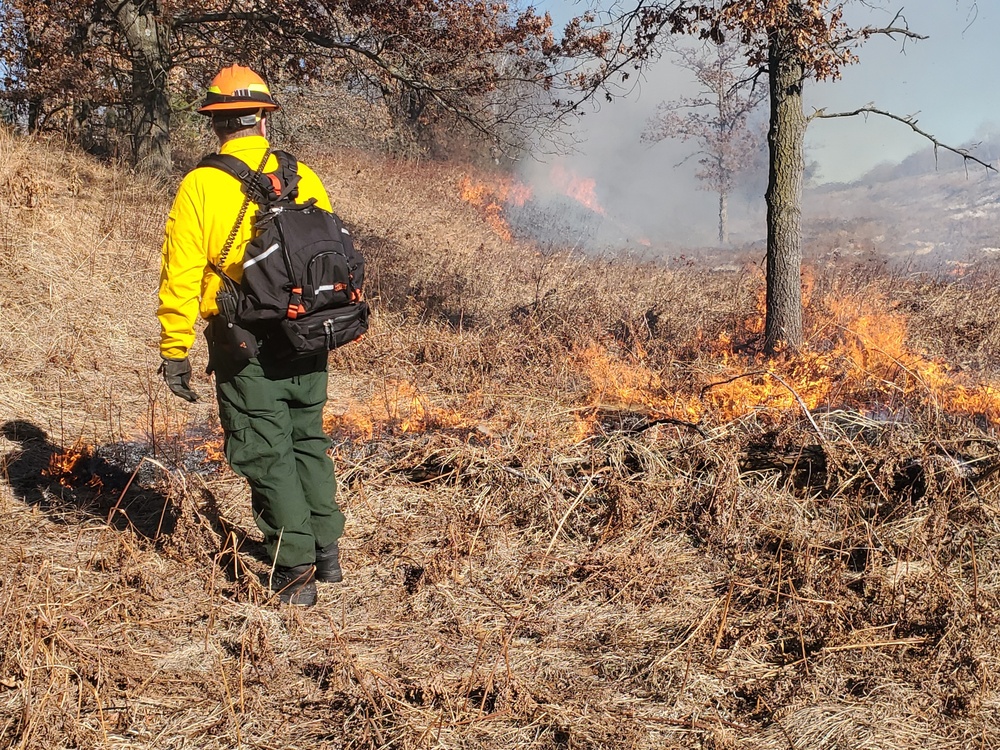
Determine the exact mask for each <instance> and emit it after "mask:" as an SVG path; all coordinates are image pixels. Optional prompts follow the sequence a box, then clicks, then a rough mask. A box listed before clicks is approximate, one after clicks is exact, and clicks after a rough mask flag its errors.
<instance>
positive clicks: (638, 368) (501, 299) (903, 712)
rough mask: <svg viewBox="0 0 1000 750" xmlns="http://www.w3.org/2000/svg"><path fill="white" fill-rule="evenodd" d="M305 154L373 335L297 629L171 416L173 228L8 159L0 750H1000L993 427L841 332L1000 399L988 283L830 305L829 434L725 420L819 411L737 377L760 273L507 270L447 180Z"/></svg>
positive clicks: (71, 164)
mask: <svg viewBox="0 0 1000 750" xmlns="http://www.w3.org/2000/svg"><path fill="white" fill-rule="evenodd" d="M312 156H313V158H311V159H310V161H311V162H312V163H313V164H314V165H315V166H316V167H317V169H318V171H319V172H320V174H321V175H323V177H324V179H325V180H326V182H327V184H328V187H329V188H330V192H331V195H332V197H333V201H334V204H335V205H336V206H338V207H340V208H342V212H343V214H344V216H345V218H346V219H347V220H348V221H349V223H351V224H352V226H353V227H355V229H356V233H357V234H358V236H359V237H360V238H361V240H362V247H363V249H364V250H365V251H366V253H367V255H368V256H369V258H370V260H371V263H372V278H371V282H370V291H371V294H372V296H373V298H374V300H375V303H376V310H377V315H376V326H375V328H374V330H373V332H372V334H371V335H370V336H368V337H366V339H365V340H364V341H362V342H361V343H359V344H357V345H354V346H352V347H349V348H346V349H344V350H342V351H340V352H337V353H336V354H335V355H334V356H333V357H332V360H331V362H332V364H333V368H332V376H331V389H330V395H331V403H330V408H329V416H328V419H329V426H330V429H331V431H332V433H333V435H334V438H335V441H336V447H335V457H336V461H337V466H338V473H339V477H340V480H341V495H340V497H341V500H342V503H343V505H344V507H345V511H346V513H347V515H348V524H349V525H348V530H347V535H346V537H345V540H344V544H343V550H344V551H343V557H344V566H345V570H346V573H347V579H346V581H345V583H344V584H342V585H339V586H324V587H323V588H322V590H321V592H320V604H319V605H318V606H317V607H315V608H313V609H309V610H303V611H299V610H292V609H286V608H279V607H278V606H276V604H275V603H274V602H273V601H272V600H270V599H268V598H267V596H266V595H265V590H264V587H263V586H262V585H261V583H260V581H259V576H262V575H266V572H267V571H266V564H265V563H264V562H262V561H261V559H260V549H259V544H258V543H257V538H258V537H257V534H256V530H255V529H254V527H253V523H252V519H251V518H250V515H249V501H248V498H247V492H246V490H245V488H244V486H243V485H242V483H241V482H240V481H239V480H237V479H236V478H235V477H233V476H232V475H231V474H230V473H229V472H228V471H227V470H225V469H224V468H222V467H220V466H219V464H218V456H217V455H216V454H214V453H213V452H212V445H211V443H212V441H213V440H214V439H215V438H216V435H217V432H216V430H217V420H216V418H215V416H214V413H213V412H214V410H213V406H212V404H211V403H209V402H210V399H209V398H207V396H208V394H209V392H210V383H209V382H208V380H207V379H206V378H204V377H203V376H198V377H197V378H196V381H197V382H196V384H195V385H196V388H198V389H199V390H200V391H201V392H202V393H203V394H205V396H206V398H204V399H203V400H202V401H201V402H200V403H198V404H196V405H194V406H187V405H186V404H182V403H180V402H179V401H178V400H176V399H172V398H170V397H168V396H167V395H166V394H165V393H164V392H163V388H162V387H161V386H160V385H159V383H158V381H157V379H156V378H155V377H154V376H153V375H152V374H151V373H152V370H153V367H154V365H155V360H156V352H155V346H154V341H155V335H156V328H155V321H154V319H153V310H154V299H155V287H156V278H157V262H158V243H159V232H160V223H161V222H162V218H163V216H164V214H165V211H166V207H167V202H168V200H169V196H168V195H166V194H165V193H164V192H163V191H159V190H157V189H155V188H153V187H151V186H149V185H146V184H143V183H138V182H135V181H134V180H133V179H132V178H130V177H128V175H127V174H126V173H125V172H122V171H117V170H112V169H108V168H105V167H103V166H100V165H97V164H95V163H94V162H92V161H90V160H89V159H87V158H85V157H83V156H81V155H79V154H77V153H75V152H72V151H68V150H66V149H63V148H60V147H58V146H57V145H55V144H51V143H49V144H46V143H39V142H36V141H24V140H20V139H15V138H12V137H10V136H6V135H2V136H0V164H4V165H5V166H4V167H2V168H0V180H2V181H4V183H5V184H6V185H7V188H5V189H4V190H3V191H0V196H3V197H2V198H0V200H3V201H6V203H5V205H4V207H3V209H2V211H0V216H2V217H3V218H2V222H3V224H2V232H0V267H2V269H3V276H2V277H0V419H2V420H3V422H4V423H5V426H4V429H3V435H4V439H3V440H0V448H2V449H3V453H4V459H3V463H2V466H3V469H4V472H3V473H4V475H5V476H6V478H7V479H8V481H7V482H6V483H5V484H4V485H3V486H2V487H0V533H2V534H3V535H4V537H5V544H4V545H3V546H2V547H0V571H2V572H0V638H2V639H3V640H4V641H5V642H6V643H8V644H9V646H8V647H7V648H5V649H4V650H3V651H2V652H0V746H11V747H23V748H53V747H76V748H140V747H142V748H146V747H167V748H188V747H190V748H232V747H260V748H263V747H267V748H295V747H302V748H424V747H441V748H508V747H519V748H521V747H524V748H528V747H531V748H654V747H655V748H664V747H668V748H669V747H677V748H760V749H765V748H767V749H770V748H775V749H776V750H785V749H789V748H791V749H792V750H797V749H804V748H831V749H832V748H846V747H850V748H886V749H889V748H910V747H926V748H967V747H968V748H973V747H982V748H989V747H1000V729H998V727H1000V690H998V684H997V677H996V675H997V674H998V673H1000V672H998V669H1000V663H998V662H1000V657H998V654H1000V644H998V643H997V636H996V633H997V632H998V630H997V625H998V623H997V621H996V620H997V615H996V612H997V605H998V603H1000V602H998V600H997V598H998V594H1000V535H998V514H1000V503H998V491H997V490H998V485H1000V474H998V472H997V471H996V469H997V467H998V466H1000V464H998V460H1000V451H998V446H997V441H996V435H995V432H994V427H995V426H994V422H993V421H991V420H993V419H995V416H996V415H992V416H991V415H989V414H985V415H980V416H975V415H973V416H968V415H963V414H962V413H960V412H959V411H955V410H954V409H950V408H949V407H948V404H947V403H945V402H944V401H943V397H941V398H936V397H934V396H933V395H932V393H931V391H930V385H929V384H927V383H925V382H924V381H926V378H924V381H921V380H920V377H916V376H912V372H913V371H914V370H915V368H916V367H917V366H918V365H919V363H920V362H922V361H924V360H921V359H919V358H916V355H914V358H913V359H905V360H904V359H900V358H899V356H898V355H896V364H895V365H890V366H888V367H886V366H885V363H884V362H882V361H881V360H880V359H879V357H878V356H876V355H877V353H873V352H872V351H870V350H867V351H866V352H865V356H866V357H868V359H867V360H865V362H866V363H867V364H866V368H867V369H865V368H862V369H865V371H864V372H862V373H861V374H860V376H859V375H858V373H857V372H856V370H858V367H859V366H858V365H857V364H856V362H855V361H854V360H850V361H849V359H848V357H847V355H846V354H844V353H843V352H844V351H845V350H842V349H838V348H837V347H846V346H847V345H848V344H850V343H851V341H853V339H852V336H854V335H855V334H851V333H848V332H845V331H844V330H843V329H844V328H849V327H850V326H849V325H844V326H841V328H837V327H836V326H833V325H831V324H829V321H830V320H839V318H837V317H836V316H835V315H834V312H833V308H832V307H830V304H829V300H831V299H847V300H853V299H858V300H864V301H866V303H869V304H871V305H875V307H877V308H878V310H879V311H881V312H883V313H886V314H895V313H898V312H900V311H905V312H906V314H907V316H908V317H909V320H910V334H909V338H908V341H909V345H910V348H911V349H912V350H914V351H918V352H922V353H924V354H926V355H928V356H931V355H933V356H936V357H946V358H947V359H948V361H949V362H951V363H953V364H960V365H961V366H962V368H964V372H959V373H951V374H950V377H954V378H959V379H963V378H964V380H963V382H969V383H972V382H976V381H978V382H988V381H992V380H993V379H994V378H995V377H996V367H995V364H994V363H995V361H996V359H995V356H994V355H995V353H996V350H997V346H998V344H1000V335H998V330H997V328H996V324H995V321H993V320H992V317H991V316H990V314H989V313H990V309H991V308H992V307H995V306H993V305H991V304H990V301H991V300H992V299H993V296H994V295H995V294H996V292H995V285H992V283H991V281H990V279H992V277H989V276H988V274H989V273H990V272H989V270H988V269H982V270H980V271H979V273H981V274H982V277H981V278H972V279H966V280H964V281H963V283H961V284H955V283H951V284H946V283H941V282H935V281H929V280H925V279H905V278H902V279H901V278H886V277H885V276H884V275H882V274H880V273H875V272H870V271H868V270H866V269H863V268H861V269H858V268H855V269H836V270H835V272H834V271H822V272H819V273H817V275H816V278H815V279H814V280H813V284H812V286H811V297H810V299H811V303H810V308H809V310H808V316H809V320H810V330H811V331H814V336H813V340H812V341H811V347H812V349H811V351H813V352H814V353H817V357H818V356H819V354H821V353H822V352H823V351H824V350H826V351H829V352H832V353H833V354H831V361H830V362H829V363H826V364H824V366H825V367H826V368H827V369H826V370H824V372H826V373H827V377H828V378H829V379H831V380H833V381H836V384H837V387H836V388H834V389H833V390H832V391H831V392H830V395H828V396H827V397H826V400H825V401H824V403H823V407H824V408H820V409H816V410H813V411H812V412H811V413H809V414H808V417H807V415H806V414H805V413H804V412H803V411H802V409H801V408H799V406H798V405H797V404H796V402H795V401H794V400H792V399H791V398H790V397H789V394H788V392H787V389H785V388H783V387H781V386H780V385H778V386H775V388H774V391H773V392H772V394H771V395H770V396H768V397H767V398H766V399H764V400H762V401H761V402H760V403H759V404H758V405H757V406H756V408H753V409H750V410H747V411H744V412H741V413H740V414H739V415H731V416H728V417H727V416H725V415H724V412H723V406H724V403H727V402H726V401H725V399H729V398H731V397H732V394H731V393H730V392H728V391H726V392H725V399H724V398H723V397H722V396H721V395H719V396H716V395H714V394H719V393H720V392H722V391H725V389H724V388H722V387H718V388H715V389H712V390H710V391H706V392H704V393H702V389H703V387H704V386H706V385H708V384H710V383H713V382H717V381H719V380H721V379H723V378H724V377H728V376H731V375H733V374H742V373H744V372H747V371H754V370H756V369H759V368H761V367H763V366H766V367H770V368H771V371H772V372H774V373H775V374H776V375H778V376H779V377H781V378H782V379H783V380H784V381H785V382H786V383H788V384H789V385H792V386H793V387H794V388H795V389H796V390H797V392H799V391H800V392H801V393H799V395H800V396H801V397H808V396H809V392H807V389H806V388H805V387H804V386H802V385H800V381H799V380H795V378H796V377H799V376H800V375H801V374H802V371H803V369H804V368H805V365H803V364H802V362H800V361H799V360H796V359H794V358H789V359H787V360H782V361H779V362H777V363H774V364H771V365H763V364H762V363H760V362H756V361H754V360H753V358H752V356H751V355H748V354H740V353H739V347H740V345H741V344H752V343H753V342H754V337H755V335H756V333H755V329H754V327H753V325H751V324H750V321H752V320H753V318H754V317H755V315H756V305H757V295H758V293H759V290H760V281H759V277H758V275H757V273H756V271H755V270H754V269H747V270H746V271H745V272H743V273H739V274H725V275H716V274H710V273H707V272H705V271H700V270H698V269H696V268H682V269H676V270H670V271H668V270H665V269H664V268H662V267H659V266H657V265H655V264H646V265H644V266H641V267H637V266H635V265H631V264H629V263H626V262H623V261H621V260H618V261H610V260H594V259H585V258H580V257H577V256H575V255H572V254H569V253H563V252H557V251H554V250H544V251H543V250H541V249H539V248H534V247H531V246H529V245H525V244H516V245H514V246H509V245H507V244H505V243H503V242H501V241H500V240H498V239H497V238H496V236H495V235H493V234H492V233H491V232H490V231H489V229H488V228H487V227H486V226H485V225H484V223H483V221H482V217H481V216H480V215H479V214H478V213H477V212H476V210H475V209H473V208H472V207H470V206H467V205H465V204H462V203H460V202H458V201H457V200H456V199H455V192H456V191H455V185H456V184H457V181H458V179H459V177H460V176H461V175H460V172H459V171H458V170H457V169H452V168H449V167H443V166H428V165H413V164H410V165H406V164H398V163H395V164H393V163H386V162H382V161H379V160H378V159H375V158H372V157H368V156H365V155H361V154H357V153H352V152H342V153H336V154H330V155H325V156H324V155H316V154H314V155H312ZM873 301H874V302H873ZM726 337H729V338H731V339H732V342H731V343H728V344H725V345H722V344H720V341H721V340H726V341H728V340H729V339H727V338H726ZM734 352H735V353H734ZM196 358H197V359H198V360H199V361H200V362H203V358H204V354H203V351H202V349H201V347H200V346H199V349H198V351H197V352H196ZM810 361H812V360H810ZM852 362H855V363H854V364H851V363H852ZM814 366H815V367H818V365H810V367H814ZM600 368H603V369H600ZM805 369H808V368H805ZM809 372H812V370H809ZM852 372H853V375H852ZM918 374H919V373H918ZM851 378H853V379H851ZM772 380H773V378H772ZM765 381H767V376H754V377H752V378H751V377H748V378H743V379H742V380H740V381H737V382H740V383H743V382H746V383H748V384H749V385H753V387H755V388H762V387H764V386H765V385H766V383H765ZM916 381H919V382H916ZM768 382H770V381H768ZM915 382H916V385H914V383H915ZM771 385H772V386H774V385H775V384H774V383H773V382H772V383H771ZM970 387H971V386H970ZM699 394H701V402H702V403H703V405H704V411H703V412H702V413H701V415H700V424H699V425H698V426H697V428H695V427H693V426H690V425H685V424H683V422H687V421H692V420H693V419H694V418H693V417H690V416H686V414H687V413H686V412H684V411H683V409H684V408H689V407H690V405H691V404H692V403H694V402H696V401H698V398H699ZM780 394H783V396H784V398H785V400H784V401H780V400H779V395H780ZM675 407H676V408H675ZM682 407H683V408H682ZM668 417H669V419H668ZM671 420H673V421H671ZM43 432H44V433H47V436H46V435H44V434H42V433H43ZM78 439H81V440H82V442H83V443H86V444H89V445H91V446H93V448H92V449H91V450H90V451H89V452H88V451H87V450H85V449H84V448H83V446H82V445H81V446H79V447H78V450H79V451H80V456H81V457H80V459H79V460H77V461H75V462H70V463H69V464H67V465H62V466H56V465H55V464H53V457H56V459H57V461H58V460H59V459H60V457H62V456H63V455H64V454H65V452H66V450H67V449H69V448H70V447H71V446H73V445H74V444H75V443H76V442H77V440H78ZM206 441H208V443H209V446H208V447H207V448H206V447H205V446H203V445H202V444H203V443H205V442H206ZM152 448H155V452H150V451H151V449H152ZM64 464H65V462H64ZM206 469H208V470H209V471H206ZM234 546H238V547H239V555H238V556H235V557H234V555H233V554H232V551H233V548H234ZM235 573H242V575H235Z"/></svg>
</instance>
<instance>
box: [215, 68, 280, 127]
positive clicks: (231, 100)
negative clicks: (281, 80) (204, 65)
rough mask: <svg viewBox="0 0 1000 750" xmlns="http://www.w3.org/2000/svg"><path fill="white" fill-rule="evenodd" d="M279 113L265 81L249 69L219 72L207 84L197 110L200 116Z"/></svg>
mask: <svg viewBox="0 0 1000 750" xmlns="http://www.w3.org/2000/svg"><path fill="white" fill-rule="evenodd" d="M251 109H265V110H271V109H280V107H279V106H278V103H277V102H276V101H275V100H274V98H273V97H272V96H271V89H269V88H268V87H267V84H266V83H265V82H264V79H263V78H261V77H260V76H259V75H257V74H256V73H254V72H253V71H252V70H250V68H245V67H243V66H242V65H231V66H229V67H228V68H224V69H223V70H220V71H219V73H218V75H216V76H215V78H213V79H212V83H211V84H209V87H208V93H207V94H206V95H205V101H204V103H203V104H202V105H201V106H200V107H199V108H198V111H199V112H200V113H201V114H203V115H211V114H212V113H213V112H225V111H227V110H244V111H246V110H251Z"/></svg>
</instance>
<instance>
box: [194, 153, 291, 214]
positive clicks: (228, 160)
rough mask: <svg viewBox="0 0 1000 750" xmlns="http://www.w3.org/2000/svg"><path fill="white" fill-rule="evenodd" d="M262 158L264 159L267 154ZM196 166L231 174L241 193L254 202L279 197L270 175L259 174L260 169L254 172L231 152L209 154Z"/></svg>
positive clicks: (273, 200)
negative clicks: (212, 168)
mask: <svg viewBox="0 0 1000 750" xmlns="http://www.w3.org/2000/svg"><path fill="white" fill-rule="evenodd" d="M264 158H265V160H266V159H267V156H266V155H265V157H264ZM198 167H214V168H215V169H221V170H222V171H223V172H226V173H227V174H229V175H232V176H233V177H235V178H236V179H237V180H239V181H240V185H241V188H242V190H243V194H244V195H246V196H247V197H248V198H249V199H250V200H252V201H253V202H254V203H257V204H267V203H274V202H275V201H277V200H280V198H281V195H280V193H279V191H278V190H277V189H276V187H275V184H274V181H272V180H271V179H270V177H268V176H267V175H264V174H261V172H260V171H258V172H254V171H253V169H252V168H251V167H248V166H247V165H246V163H245V162H244V161H243V160H242V159H238V158H237V157H235V156H232V155H231V154H209V155H208V156H206V157H204V158H203V159H202V160H201V161H200V162H198ZM196 169H197V167H196ZM281 192H284V191H281Z"/></svg>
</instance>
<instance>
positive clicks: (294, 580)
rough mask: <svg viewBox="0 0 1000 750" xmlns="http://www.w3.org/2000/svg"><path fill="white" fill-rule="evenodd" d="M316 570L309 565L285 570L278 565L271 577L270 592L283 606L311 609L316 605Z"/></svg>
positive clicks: (282, 566)
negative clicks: (273, 592)
mask: <svg viewBox="0 0 1000 750" xmlns="http://www.w3.org/2000/svg"><path fill="white" fill-rule="evenodd" d="M315 573H316V569H315V568H314V567H313V566H312V565H311V564H309V563H306V564H305V565H296V566H294V567H292V568H286V567H285V566H284V565H278V566H276V567H275V568H274V573H273V574H272V575H271V590H272V591H276V592H277V593H278V598H279V599H281V601H282V602H283V603H285V604H295V605H297V606H299V607H311V606H313V605H314V604H315V603H316V577H315Z"/></svg>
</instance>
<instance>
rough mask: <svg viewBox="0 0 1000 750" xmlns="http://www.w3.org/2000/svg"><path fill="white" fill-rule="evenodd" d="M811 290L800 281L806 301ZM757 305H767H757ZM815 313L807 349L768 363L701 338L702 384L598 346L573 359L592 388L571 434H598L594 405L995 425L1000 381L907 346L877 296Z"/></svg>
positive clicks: (692, 417) (707, 417)
mask: <svg viewBox="0 0 1000 750" xmlns="http://www.w3.org/2000/svg"><path fill="white" fill-rule="evenodd" d="M814 293H815V286H814V285H813V284H812V283H811V282H810V281H809V279H808V278H807V279H806V283H805V284H804V296H805V297H807V298H808V297H810V296H812V295H813V294H814ZM760 305H761V308H762V307H763V302H762V301H761V302H760ZM814 307H815V308H816V309H817V310H818V311H821V312H820V314H816V313H815V312H814V313H813V314H812V315H811V316H810V317H811V320H810V321H809V325H808V330H807V337H806V343H805V345H804V346H803V347H802V350H801V351H800V352H799V353H796V354H786V355H783V356H779V357H776V358H775V359H773V360H771V361H765V360H763V359H760V358H755V357H747V356H744V355H740V354H738V353H736V352H735V351H734V336H733V335H731V334H725V333H724V334H721V335H720V336H719V337H718V338H717V339H716V340H711V341H700V342H698V348H699V350H700V352H701V355H702V356H701V357H700V358H699V359H698V360H697V369H698V370H699V371H700V372H702V373H704V374H703V375H701V377H700V380H701V382H699V383H685V382H684V381H683V380H682V379H681V378H669V377H667V375H665V374H664V373H661V372H654V371H652V370H650V369H649V368H648V367H646V365H645V364H644V363H643V358H644V356H645V354H644V352H643V351H642V349H641V348H635V347H634V351H633V352H632V353H630V354H628V355H623V356H619V357H615V356H613V355H612V354H611V353H610V351H609V350H608V349H607V348H604V347H601V346H599V345H591V346H588V347H585V348H583V349H581V350H580V351H578V352H577V353H576V357H575V361H576V364H577V367H578V368H579V369H580V370H581V371H582V372H583V374H584V375H585V376H586V377H587V378H588V380H589V382H590V389H589V394H588V397H587V400H588V405H587V406H586V407H584V408H583V409H582V412H583V413H584V415H586V416H579V415H578V416H576V417H575V424H574V432H575V436H576V438H577V439H578V440H582V439H584V438H586V437H587V436H589V435H591V434H593V433H594V431H595V430H596V427H597V419H598V417H597V414H598V411H599V409H600V408H602V407H604V408H608V407H613V408H617V409H628V410H632V411H640V412H642V413H644V414H646V415H648V417H649V418H650V420H654V419H658V418H663V417H670V418H673V419H680V420H684V421H691V422H698V421H702V422H726V421H731V420H734V419H738V418H740V417H743V416H746V415H748V414H751V413H754V414H756V415H757V416H758V418H759V419H761V420H762V421H764V422H768V421H772V422H773V421H776V420H777V419H780V417H781V415H782V414H783V413H787V412H788V410H798V409H799V408H800V407H801V406H804V407H805V408H807V409H809V410H810V411H812V410H816V409H820V408H831V409H832V408H851V409H856V410H858V411H860V412H862V413H869V414H871V413H881V414H884V413H886V412H888V413H893V412H896V413H907V412H912V411H914V410H915V409H926V408H930V409H934V410H943V411H946V412H949V413H953V414H966V415H981V416H983V417H985V418H986V419H987V420H989V422H990V423H992V424H998V423H1000V384H998V383H976V382H969V381H968V380H967V379H966V378H965V377H964V376H963V374H962V373H960V372H956V371H954V370H953V369H952V368H949V367H948V365H947V364H946V363H944V362H941V361H939V360H936V359H933V358H930V357H926V356H924V355H921V354H919V353H917V352H914V351H911V350H910V349H909V348H908V347H907V346H906V343H905V342H906V336H907V319H906V316H905V315H904V314H902V313H901V312H900V311H899V310H897V309H895V307H894V306H893V303H891V302H890V301H889V300H887V299H886V298H885V296H883V295H880V294H878V293H875V292H872V291H871V290H866V292H864V293H863V294H861V293H859V294H853V295H852V294H848V295H837V294H828V295H826V296H825V297H823V299H822V301H821V303H820V304H818V305H814ZM763 325H764V319H763V314H762V312H761V313H760V314H758V315H755V316H752V317H751V318H749V319H748V320H746V321H744V322H743V324H742V326H741V330H740V331H738V332H737V335H751V336H752V335H759V334H760V333H761V332H762V331H763Z"/></svg>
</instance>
